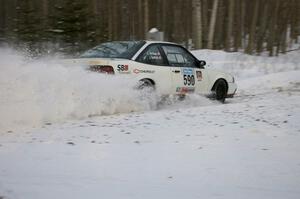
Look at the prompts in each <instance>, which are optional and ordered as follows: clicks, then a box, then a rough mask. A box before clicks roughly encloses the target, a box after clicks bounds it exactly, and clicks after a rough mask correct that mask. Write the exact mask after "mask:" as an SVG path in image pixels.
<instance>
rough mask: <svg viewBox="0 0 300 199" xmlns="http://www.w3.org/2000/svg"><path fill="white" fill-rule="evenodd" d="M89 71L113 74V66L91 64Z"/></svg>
mask: <svg viewBox="0 0 300 199" xmlns="http://www.w3.org/2000/svg"><path fill="white" fill-rule="evenodd" d="M89 70H90V71H94V72H98V73H106V74H115V71H114V68H113V67H112V66H108V65H93V66H90V67H89Z"/></svg>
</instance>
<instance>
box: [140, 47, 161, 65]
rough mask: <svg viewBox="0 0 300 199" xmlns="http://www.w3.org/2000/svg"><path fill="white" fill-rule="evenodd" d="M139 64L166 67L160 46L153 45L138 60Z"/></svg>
mask: <svg viewBox="0 0 300 199" xmlns="http://www.w3.org/2000/svg"><path fill="white" fill-rule="evenodd" d="M137 61H138V62H142V63H145V64H151V65H158V66H163V65H166V64H165V61H164V58H163V57H162V55H161V53H160V51H159V48H158V45H151V46H149V47H148V48H146V50H145V51H144V52H142V54H141V55H140V56H139V57H138V58H137Z"/></svg>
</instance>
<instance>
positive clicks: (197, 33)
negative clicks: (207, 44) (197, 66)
mask: <svg viewBox="0 0 300 199" xmlns="http://www.w3.org/2000/svg"><path fill="white" fill-rule="evenodd" d="M192 6H193V21H194V23H193V24H194V25H193V26H192V30H193V39H194V41H195V42H194V43H195V48H196V49H200V48H202V19H201V0H193V1H192Z"/></svg>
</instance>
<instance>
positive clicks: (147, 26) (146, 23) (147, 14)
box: [144, 0, 149, 38]
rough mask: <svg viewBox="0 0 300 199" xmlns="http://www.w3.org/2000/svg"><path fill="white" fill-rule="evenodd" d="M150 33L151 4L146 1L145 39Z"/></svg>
mask: <svg viewBox="0 0 300 199" xmlns="http://www.w3.org/2000/svg"><path fill="white" fill-rule="evenodd" d="M148 31H149V2H148V0H144V34H145V38H146V37H147V33H148Z"/></svg>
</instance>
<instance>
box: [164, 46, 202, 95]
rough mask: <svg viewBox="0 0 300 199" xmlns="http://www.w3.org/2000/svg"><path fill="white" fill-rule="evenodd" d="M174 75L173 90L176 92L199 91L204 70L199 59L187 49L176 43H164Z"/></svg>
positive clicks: (172, 74)
mask: <svg viewBox="0 0 300 199" xmlns="http://www.w3.org/2000/svg"><path fill="white" fill-rule="evenodd" d="M162 49H163V52H164V54H165V56H166V58H167V60H168V64H169V66H170V72H171V76H172V90H173V92H174V93H176V94H186V93H193V92H197V93H199V92H200V91H201V90H202V89H203V88H202V80H203V75H204V71H203V69H201V68H200V67H199V61H198V60H197V59H196V58H195V57H194V56H193V55H191V54H190V53H189V52H188V51H187V50H186V49H184V48H183V47H181V46H176V45H170V44H166V45H162Z"/></svg>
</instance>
